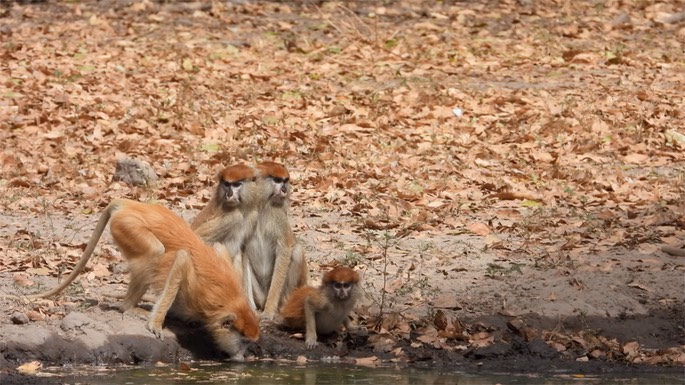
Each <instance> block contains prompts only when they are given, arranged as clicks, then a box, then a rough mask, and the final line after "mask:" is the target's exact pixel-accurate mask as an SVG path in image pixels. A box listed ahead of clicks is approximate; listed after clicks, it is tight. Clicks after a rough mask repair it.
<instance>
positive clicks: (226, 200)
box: [219, 180, 245, 208]
mask: <svg viewBox="0 0 685 385" xmlns="http://www.w3.org/2000/svg"><path fill="white" fill-rule="evenodd" d="M244 184H245V182H244V181H242V180H239V181H228V180H222V181H221V187H220V188H219V198H220V200H221V202H222V203H223V206H224V207H226V208H232V207H236V206H238V205H240V201H241V196H240V194H241V190H242V189H243V185H244Z"/></svg>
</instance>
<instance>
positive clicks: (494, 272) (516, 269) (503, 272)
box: [485, 262, 524, 278]
mask: <svg viewBox="0 0 685 385" xmlns="http://www.w3.org/2000/svg"><path fill="white" fill-rule="evenodd" d="M521 266H524V265H523V264H522V263H513V262H512V264H511V265H510V266H509V267H504V266H502V265H498V264H496V263H488V267H487V268H486V269H485V276H486V277H488V278H501V277H505V276H509V275H510V274H512V273H519V274H523V271H521Z"/></svg>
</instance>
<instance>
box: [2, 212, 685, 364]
mask: <svg viewBox="0 0 685 385" xmlns="http://www.w3.org/2000/svg"><path fill="white" fill-rule="evenodd" d="M293 211H294V215H293V217H294V218H293V219H294V221H295V222H296V223H297V224H298V225H297V232H298V235H299V237H300V239H301V241H302V242H303V243H304V245H305V247H306V249H307V250H308V257H309V259H310V261H311V264H312V265H317V264H319V263H324V262H331V261H333V260H335V259H337V260H340V261H342V260H344V259H345V254H344V253H343V252H342V251H340V250H336V251H329V252H325V251H324V250H325V249H327V246H326V245H337V246H338V247H340V246H343V245H346V244H360V243H364V239H363V236H364V234H361V233H359V234H354V233H351V234H350V235H348V236H346V237H344V236H339V235H338V234H336V233H334V232H330V231H328V228H334V229H337V228H354V227H355V223H354V220H353V219H350V218H346V217H344V216H334V215H330V214H328V215H316V213H313V212H307V210H306V209H304V208H303V207H301V206H300V207H295V208H294V210H293ZM180 214H181V215H183V216H184V217H186V218H189V217H192V213H188V212H183V213H180ZM188 214H191V215H188ZM95 221H96V217H95V216H92V217H90V218H81V217H79V218H78V219H76V218H68V219H57V218H52V219H51V220H50V221H46V218H45V217H43V216H26V215H22V216H7V215H3V216H0V235H3V236H5V235H7V234H10V233H13V232H15V231H16V229H17V228H26V229H31V231H33V232H35V233H52V234H53V236H55V237H57V238H60V239H61V238H67V237H73V241H74V242H75V243H76V244H81V243H85V241H86V240H87V236H88V231H79V232H77V233H74V232H73V231H72V230H68V231H65V229H70V228H71V229H73V228H79V229H80V228H82V229H87V228H90V227H92V226H93V225H94V222H95ZM48 223H50V225H48ZM324 223H325V224H327V225H326V226H322V225H323V224H324ZM101 244H104V245H105V247H107V246H108V245H109V247H112V248H113V246H112V244H111V240H109V239H108V240H105V241H101ZM426 244H429V246H426ZM315 245H317V246H316V247H315ZM115 254H116V252H115ZM348 258H349V256H348ZM389 258H390V259H391V260H392V264H391V266H389V270H388V275H389V276H393V277H396V276H398V275H399V276H402V275H403V274H397V270H398V269H402V267H401V266H405V267H406V266H409V265H411V266H412V267H413V269H412V271H407V272H406V274H408V275H416V277H410V278H404V279H402V284H400V283H398V285H399V286H401V285H410V283H411V282H417V281H421V282H422V283H421V287H412V288H410V290H407V291H405V292H403V293H392V294H389V297H391V298H390V299H389V300H388V302H390V303H391V304H390V305H388V308H387V309H386V310H385V311H386V312H387V314H386V317H385V319H387V318H393V317H391V316H390V315H393V314H395V315H399V314H401V315H402V317H403V318H404V319H408V320H413V321H412V322H413V324H412V328H410V329H409V330H407V331H406V333H405V332H397V328H396V327H394V326H389V325H387V322H386V323H384V324H383V325H381V326H379V325H374V317H372V316H371V314H376V312H377V311H378V308H377V307H378V305H377V304H375V302H376V301H378V298H377V296H375V295H373V294H371V292H372V291H377V288H378V287H380V285H382V282H381V281H380V279H381V276H380V275H378V274H375V273H373V271H372V270H370V269H368V268H367V269H366V274H365V277H364V278H365V283H364V288H365V291H366V294H367V295H366V296H365V298H364V299H363V300H362V302H361V304H360V306H358V311H357V312H356V313H357V316H358V317H359V318H358V320H357V322H360V323H362V324H363V325H365V326H366V327H367V329H368V332H367V333H366V334H365V333H361V334H359V335H340V336H337V337H336V336H333V337H331V338H328V339H325V340H324V341H325V343H324V344H322V345H320V347H318V348H317V349H315V350H313V351H307V350H305V349H304V343H303V341H302V340H301V339H298V338H293V336H292V334H291V333H289V332H287V331H284V330H282V329H280V328H278V327H276V326H275V325H273V324H270V323H265V324H264V329H263V336H262V338H261V340H260V342H259V343H258V344H257V345H256V346H253V347H252V348H251V349H250V352H251V354H252V356H251V357H250V358H249V359H250V360H264V359H267V360H297V359H298V357H307V358H308V359H309V360H313V361H315V362H319V361H322V360H324V361H325V360H326V359H329V360H330V359H331V358H330V357H339V358H336V359H334V362H350V363H359V364H363V365H371V366H375V365H387V364H393V365H394V364H400V365H412V366H417V367H431V368H454V369H457V370H465V371H469V370H486V371H487V370H491V371H498V372H499V371H513V372H549V371H552V372H557V371H572V372H579V373H595V374H596V373H606V372H614V371H615V372H626V371H627V372H631V371H636V372H641V371H646V372H651V371H665V372H673V371H675V372H677V371H678V370H681V369H678V368H677V366H678V365H681V364H682V362H678V361H677V360H679V359H680V358H679V357H678V354H681V352H682V345H683V344H685V336H684V334H683V324H684V322H685V315H684V310H683V306H682V303H683V294H684V293H683V279H684V278H683V274H682V268H676V267H678V266H682V263H683V261H682V260H679V259H677V258H674V257H672V256H668V255H665V254H663V255H644V254H640V253H637V252H630V251H624V252H622V253H618V252H617V253H613V254H606V255H598V256H595V257H594V258H592V260H591V261H583V262H576V263H575V264H574V266H568V267H563V268H554V269H551V268H540V267H536V266H535V262H534V261H532V260H529V259H527V258H525V257H524V256H522V257H521V258H520V259H518V260H517V261H516V266H517V268H516V269H514V271H505V272H502V273H496V274H495V273H494V274H488V273H487V272H488V269H489V268H492V266H493V264H496V263H497V261H498V260H497V257H496V256H495V255H493V254H492V253H490V252H488V251H487V250H484V249H483V245H482V244H481V243H479V241H478V238H477V237H474V236H469V235H456V234H455V235H445V234H422V237H420V238H416V237H411V236H408V237H406V238H403V239H399V240H397V242H396V243H394V244H393V245H392V246H391V247H390V250H389ZM101 263H106V264H110V265H111V266H112V271H114V272H115V273H114V274H112V275H111V276H110V275H108V276H105V277H103V278H92V279H90V280H89V279H88V273H86V274H85V275H84V276H82V277H81V278H80V279H79V280H78V281H77V282H76V283H75V284H73V285H72V287H70V288H69V289H68V291H67V292H66V294H65V295H64V296H63V297H61V298H59V299H58V300H55V301H51V300H46V301H36V303H22V302H21V301H7V300H4V301H2V308H3V309H4V311H3V322H2V323H1V324H0V338H1V341H2V342H1V343H0V344H1V345H0V352H2V356H0V358H1V359H2V360H1V361H0V364H1V365H2V370H3V373H5V374H10V373H13V372H14V369H15V368H16V367H17V366H19V365H20V364H22V363H25V362H29V361H33V360H38V361H40V362H41V363H43V364H44V365H48V364H49V365H79V364H89V365H112V364H150V363H155V362H178V361H182V362H191V361H192V360H197V359H200V360H215V359H221V355H220V354H219V353H217V352H216V351H215V350H214V349H213V348H212V343H211V341H210V340H209V339H208V338H207V336H206V335H205V334H204V333H203V332H202V330H200V329H198V328H197V327H194V326H192V325H184V324H182V323H180V322H179V321H175V320H174V319H173V318H169V319H168V321H167V323H166V336H167V338H166V339H165V340H164V341H160V340H158V339H156V338H154V336H153V335H152V334H151V333H149V332H148V331H147V330H146V329H145V327H144V319H143V317H144V316H145V314H144V312H141V313H134V314H123V315H122V314H121V313H119V312H118V311H117V310H116V308H115V307H114V305H116V303H117V300H115V299H112V298H110V297H107V296H106V295H105V294H107V293H115V292H123V291H124V290H125V281H126V274H125V264H124V263H123V262H121V261H120V260H118V259H117V258H116V257H115V258H112V257H106V258H105V257H97V256H96V257H94V259H93V260H92V261H91V265H90V266H93V265H94V266H98V265H100V264H101ZM607 265H611V266H618V268H611V269H606V268H603V267H604V266H607ZM507 267H508V265H507ZM406 270H408V269H405V271H406ZM443 271H456V272H457V273H456V274H453V275H452V274H451V275H450V277H446V276H445V275H444V274H442V273H441V272H443ZM92 272H93V270H92V269H91V273H92ZM0 277H1V278H2V279H1V280H0V282H2V285H1V286H0V292H2V293H7V294H19V293H22V292H27V293H28V292H29V291H31V292H32V291H35V290H36V289H38V288H40V289H46V288H49V287H52V286H53V285H55V284H56V283H57V280H56V279H54V278H52V277H40V276H36V277H35V278H36V279H35V280H36V285H34V286H32V287H30V289H26V288H21V287H17V286H15V285H13V284H12V282H13V279H12V274H11V273H2V274H1V275H0ZM91 277H93V275H91ZM419 278H420V279H419ZM417 297H420V298H417ZM405 303H409V304H413V305H411V306H405V305H404V304H405ZM417 303H418V305H417ZM142 307H143V308H144V309H148V310H149V308H150V307H149V304H142ZM41 309H44V311H42V310H41ZM437 311H442V312H444V313H445V314H446V315H447V317H448V319H450V320H453V321H455V320H458V322H459V324H460V325H461V326H462V327H463V329H464V332H465V333H466V334H464V335H468V336H469V337H466V338H464V337H463V336H457V337H455V338H437V337H436V338H426V336H431V335H436V334H435V333H434V332H435V329H436V328H435V326H433V325H431V324H432V323H433V322H434V318H435V313H436V312H437ZM16 313H28V314H32V320H31V321H30V322H28V323H26V324H13V322H12V321H10V317H12V316H13V315H14V314H16ZM33 317H35V318H33ZM512 321H514V322H512ZM397 322H398V323H400V321H397ZM515 322H521V324H518V325H519V327H518V328H517V327H513V326H512V324H514V325H516V324H515ZM508 324H509V326H508ZM386 328H387V329H386ZM388 329H390V330H388ZM400 329H402V328H400ZM431 330H432V331H431ZM555 335H558V337H555ZM300 338H301V337H300ZM555 338H558V339H559V343H558V344H557V345H555V344H554V343H553V341H554V340H555ZM564 338H567V339H572V341H571V342H570V343H569V344H566V343H565V342H564V340H563V339H564ZM597 338H605V339H606V340H614V341H615V343H616V345H617V351H612V350H611V349H607V348H606V347H604V348H602V346H603V345H602V344H601V343H598V342H597V341H596V339H597ZM606 340H603V341H606ZM422 341H425V342H422ZM592 341H594V342H592ZM630 342H637V343H638V344H639V350H640V352H642V353H639V352H637V351H635V352H632V353H631V352H629V351H627V350H625V349H626V346H629V345H627V344H628V343H630ZM560 346H563V348H560ZM567 346H568V348H567ZM602 349H603V350H602ZM669 349H670V350H671V355H672V356H673V357H674V361H672V362H671V363H668V361H666V360H661V361H657V362H662V365H661V366H653V365H647V363H648V362H649V360H650V358H649V357H650V356H654V357H662V356H661V355H656V352H660V354H661V353H664V352H667V351H669ZM593 350H594V351H593ZM645 352H652V354H649V353H645ZM630 354H643V355H645V358H644V361H645V362H643V363H640V364H636V363H626V358H627V357H629V356H630ZM323 357H329V358H326V359H324V358H323ZM588 358H589V359H588ZM300 359H302V358H300ZM663 364H666V366H663ZM673 365H675V366H673Z"/></svg>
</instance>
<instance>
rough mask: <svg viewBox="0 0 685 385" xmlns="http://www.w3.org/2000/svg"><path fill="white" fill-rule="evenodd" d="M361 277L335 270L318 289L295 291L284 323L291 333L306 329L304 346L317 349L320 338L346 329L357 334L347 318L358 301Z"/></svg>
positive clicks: (283, 313)
mask: <svg viewBox="0 0 685 385" xmlns="http://www.w3.org/2000/svg"><path fill="white" fill-rule="evenodd" d="M359 280H360V278H359V274H358V273H357V272H356V271H354V270H352V269H349V268H347V267H336V268H335V269H333V270H331V271H329V272H327V273H326V274H324V276H323V280H322V283H321V286H320V287H318V288H315V287H311V286H304V287H300V288H298V289H296V290H295V291H293V292H292V293H291V294H290V296H288V298H287V299H286V300H285V303H284V304H283V307H282V308H281V316H282V317H283V323H284V324H285V326H286V327H287V328H290V329H299V330H302V329H305V330H306V333H305V346H306V347H307V349H311V348H313V347H315V346H316V345H317V341H316V340H317V334H330V333H333V332H335V331H338V329H340V325H341V324H343V325H345V328H346V329H347V330H348V331H355V330H356V329H357V327H356V326H353V325H350V320H349V318H348V315H349V314H350V311H352V308H354V305H355V303H356V302H357V299H358V298H359V294H360V292H359Z"/></svg>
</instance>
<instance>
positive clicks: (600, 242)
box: [0, 0, 685, 370]
mask: <svg viewBox="0 0 685 385" xmlns="http://www.w3.org/2000/svg"><path fill="white" fill-rule="evenodd" d="M0 37H1V39H0V40H1V41H0V58H2V60H0V141H1V142H2V143H3V147H2V151H1V152H0V169H1V171H2V174H1V175H0V191H1V193H2V194H1V195H2V196H0V208H1V209H2V215H1V216H0V239H2V242H1V243H0V252H2V257H1V258H0V275H1V276H2V278H3V280H2V285H1V286H2V291H3V292H4V293H13V294H14V293H23V292H33V291H38V290H40V289H41V288H44V287H45V286H52V285H53V284H54V283H55V282H56V279H55V278H54V277H56V276H58V275H59V274H63V273H64V272H65V271H69V270H70V269H71V267H72V266H73V263H74V262H75V261H76V260H77V259H78V257H79V256H80V253H81V251H82V248H83V246H84V242H85V240H86V239H87V237H88V236H89V234H90V231H92V228H93V226H94V221H95V219H96V215H95V214H97V213H99V212H100V211H101V210H102V209H103V208H104V207H105V205H106V204H107V203H108V202H109V201H110V200H111V199H113V198H119V197H128V198H132V199H138V200H141V201H156V202H160V203H162V204H164V205H166V206H168V207H170V208H172V209H173V210H174V211H176V212H178V213H179V214H181V215H183V216H184V217H185V218H191V217H192V216H193V215H194V214H195V213H196V212H197V210H198V209H199V208H201V207H202V206H203V205H204V203H205V202H206V201H207V200H208V198H209V195H210V191H211V188H212V184H213V178H214V174H215V172H216V171H217V170H218V169H219V168H220V167H221V166H222V165H228V164H232V163H236V162H253V161H258V160H266V159H275V160H278V161H281V162H283V163H285V164H287V166H288V167H289V169H290V170H291V174H292V179H293V185H294V202H293V208H292V211H293V222H294V225H295V230H296V232H297V233H298V236H299V237H300V238H301V240H302V242H303V243H304V245H305V247H306V248H307V250H308V258H309V266H310V269H311V277H312V280H313V281H314V282H316V280H317V279H318V277H320V275H321V273H322V271H324V270H325V269H326V268H328V266H331V265H333V264H336V263H344V264H348V265H353V266H355V267H356V268H357V269H358V270H360V271H362V272H363V273H364V280H365V284H364V286H365V287H364V288H365V294H366V296H365V299H364V301H363V305H362V306H360V308H359V309H358V312H357V315H358V317H359V320H358V321H359V322H361V323H363V324H365V325H366V326H367V328H368V329H369V335H368V336H366V337H363V338H361V339H360V338H355V337H353V338H348V339H345V340H343V343H342V345H341V344H340V343H339V342H337V343H336V342H335V341H332V342H330V345H331V346H328V347H326V349H332V351H333V352H338V354H339V353H340V349H341V346H344V347H345V349H343V350H344V351H345V352H346V353H345V354H346V355H349V356H351V357H356V358H354V359H355V360H359V361H358V362H359V363H360V364H374V363H375V362H377V361H375V360H374V357H375V358H376V359H378V360H379V362H380V361H383V362H387V361H397V362H413V363H416V362H436V361H439V362H443V363H444V364H446V365H449V364H450V362H452V360H454V359H455V357H459V359H460V360H462V361H463V360H466V361H465V362H472V363H474V364H475V363H478V362H483V360H485V361H487V360H500V361H501V360H512V359H513V360H516V359H517V358H520V359H521V361H520V363H519V367H518V369H522V370H523V369H526V365H527V361H526V359H529V358H531V357H533V358H536V359H554V360H561V361H563V362H580V363H581V365H582V364H583V363H584V361H588V362H586V364H587V365H591V364H592V365H595V367H599V368H601V367H602V365H610V364H611V363H612V362H618V363H621V364H625V363H631V364H632V363H640V364H651V365H662V366H673V365H683V364H685V351H684V349H683V346H685V336H684V330H683V323H684V322H685V315H684V314H683V312H684V311H683V303H684V302H685V279H684V278H683V270H685V260H684V259H683V256H682V254H683V248H682V247H683V243H685V151H684V150H685V123H683V122H684V118H685V107H684V106H685V100H684V95H685V94H684V90H685V55H683V52H684V45H685V14H683V9H682V4H681V3H680V2H679V1H675V0H673V1H662V2H658V3H651V2H644V1H637V0H636V1H630V0H628V1H622V2H611V1H610V2H594V1H582V2H553V1H550V2H529V1H519V2H513V1H512V2H508V1H500V2H495V1H492V2H488V1H469V2H453V1H427V0H426V1H423V0H416V1H410V0H405V1H363V2H361V1H360V2H326V1H297V2H296V1H290V2H265V1H227V2H211V3H210V2H203V3H185V2H164V3H157V2H150V1H147V0H145V1H135V2H134V1H114V0H105V1H99V2H94V1H82V2H62V1H47V2H39V3H25V4H16V3H12V4H7V3H2V4H1V5H0ZM123 157H130V158H135V159H139V160H141V161H145V162H148V163H149V164H150V165H151V166H152V168H153V169H154V170H155V171H156V173H157V174H158V175H159V180H158V181H156V182H154V183H153V184H151V185H149V186H143V187H134V186H129V185H127V184H125V183H123V182H117V181H113V180H112V175H113V173H114V169H115V163H116V160H117V159H120V158H123ZM102 244H103V246H102V247H101V248H100V249H99V252H98V255H97V256H96V258H94V260H93V261H92V263H91V265H90V267H89V271H88V272H87V273H86V274H85V276H84V277H82V278H81V279H80V280H79V282H77V284H76V285H75V287H76V289H74V290H75V291H74V292H71V293H70V294H68V295H67V297H66V299H64V298H63V299H57V300H55V301H51V302H49V303H44V302H41V303H35V304H22V303H15V302H9V301H3V308H4V309H5V311H4V313H3V315H4V321H3V324H4V325H5V326H6V327H9V324H10V317H11V316H12V315H14V314H16V313H17V312H19V313H24V314H26V315H27V316H28V318H29V319H30V325H31V326H35V325H39V326H40V325H44V327H45V328H47V329H50V328H51V327H52V328H54V327H55V325H57V323H58V322H59V320H60V319H62V317H64V316H65V315H66V314H67V313H68V312H67V311H65V309H67V310H69V309H73V308H72V305H71V304H73V303H74V301H77V300H74V298H78V295H81V296H82V297H88V298H92V297H96V298H98V301H100V300H101V297H100V296H101V294H102V292H103V290H104V291H107V290H108V289H121V288H123V287H124V283H125V280H126V275H125V274H124V273H123V269H122V264H121V259H120V257H119V255H118V252H117V251H116V248H115V247H114V246H113V245H112V243H111V242H110V241H105V242H103V243H102ZM664 250H665V251H664ZM81 299H82V298H81ZM98 303H100V302H98ZM92 311H93V312H102V313H103V314H104V317H107V314H112V315H111V317H121V316H120V315H118V314H114V313H115V312H113V311H101V309H99V308H97V307H94V308H93V310H92ZM132 322H135V321H132ZM3 333H8V331H7V330H3V326H2V325H0V334H3ZM271 334H272V335H269V336H268V337H267V342H263V343H262V344H261V345H260V347H259V350H258V351H257V352H256V353H255V354H258V355H259V354H262V355H266V356H269V357H275V358H288V357H292V356H296V355H299V354H305V353H304V352H300V351H299V350H298V347H297V346H295V345H293V347H292V349H286V350H284V351H274V350H273V345H277V344H271V345H272V346H269V344H268V341H269V340H270V339H271V338H279V336H280V335H279V333H278V332H277V331H274V332H273V333H271ZM280 337H281V341H280V342H279V343H283V342H284V341H288V336H280ZM297 342H298V343H299V342H300V341H297ZM538 342H541V343H542V345H540V344H538ZM284 346H289V345H287V344H286V345H284ZM0 350H1V349H0ZM7 352H8V350H7V349H5V351H4V355H5V357H6V359H8V360H9V361H8V362H9V363H15V362H14V360H16V361H20V360H21V359H23V358H24V357H18V356H8V353H7ZM309 357H310V358H312V357H313V356H312V355H311V353H310V354H309ZM514 368H516V365H514Z"/></svg>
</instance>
